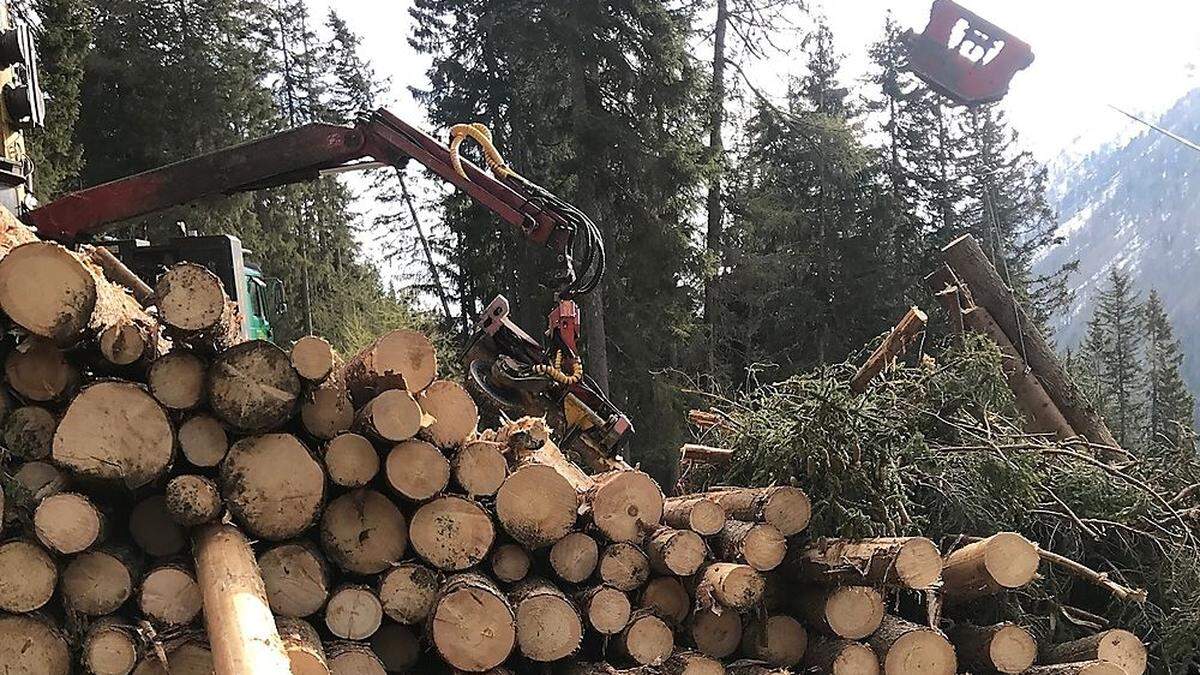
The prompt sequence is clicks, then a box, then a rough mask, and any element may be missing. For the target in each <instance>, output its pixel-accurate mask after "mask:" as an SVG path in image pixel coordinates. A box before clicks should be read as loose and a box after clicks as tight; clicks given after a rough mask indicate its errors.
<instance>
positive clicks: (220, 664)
mask: <svg viewBox="0 0 1200 675" xmlns="http://www.w3.org/2000/svg"><path fill="white" fill-rule="evenodd" d="M192 548H193V553H194V555H195V560H196V572H197V579H198V581H199V584H200V589H201V592H202V595H203V598H204V623H205V626H206V628H207V631H208V639H209V642H210V644H211V645H212V654H213V666H214V670H215V671H216V675H260V674H261V675H267V674H268V673H281V672H283V673H285V672H288V658H287V654H286V653H285V652H284V647H283V641H282V640H281V639H280V637H279V631H277V630H276V628H275V621H274V619H273V617H272V616H271V608H270V606H269V605H268V604H267V594H266V590H265V588H264V587H263V581H262V577H261V576H260V575H259V572H258V564H257V563H256V562H255V560H254V552H253V551H251V550H250V542H249V541H247V540H246V537H245V536H243V535H242V533H241V532H239V531H238V530H237V529H235V528H233V527H231V526H228V525H208V526H205V527H203V528H201V529H200V530H198V531H197V532H196V534H195V538H194V539H193V544H192Z"/></svg>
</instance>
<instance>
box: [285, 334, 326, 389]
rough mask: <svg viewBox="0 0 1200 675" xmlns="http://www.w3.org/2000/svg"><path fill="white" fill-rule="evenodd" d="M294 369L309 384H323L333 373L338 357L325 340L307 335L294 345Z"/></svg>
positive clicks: (292, 357) (292, 355) (292, 356)
mask: <svg viewBox="0 0 1200 675" xmlns="http://www.w3.org/2000/svg"><path fill="white" fill-rule="evenodd" d="M290 356H291V360H292V367H293V368H295V369H296V372H297V373H298V374H299V375H300V377H302V378H304V379H305V380H307V381H309V382H322V381H324V380H325V378H327V377H329V374H330V373H332V372H333V369H334V366H335V365H336V364H337V356H336V354H335V353H334V351H333V347H331V346H330V344H329V342H328V341H326V340H325V339H324V338H321V337H317V336H316V335H306V336H304V337H302V338H300V339H299V340H296V343H295V344H293V345H292V351H291V354H290Z"/></svg>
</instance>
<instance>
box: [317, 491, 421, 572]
mask: <svg viewBox="0 0 1200 675" xmlns="http://www.w3.org/2000/svg"><path fill="white" fill-rule="evenodd" d="M321 543H322V547H323V548H324V550H325V552H326V553H328V554H329V556H330V557H331V558H333V560H334V562H336V563H337V564H338V566H340V567H341V568H343V569H345V570H347V571H349V572H353V573H355V574H378V573H379V572H382V571H383V570H385V569H387V568H388V567H389V566H390V565H391V564H392V563H394V562H396V561H397V560H399V559H400V557H401V556H403V555H404V551H405V549H406V548H408V523H407V521H406V520H405V519H404V514H402V513H401V512H400V509H398V508H396V505H395V504H393V503H392V501H391V500H390V499H388V498H387V497H384V496H383V495H381V494H379V493H378V492H375V491H374V490H365V489H364V490H355V491H354V492H349V493H347V494H344V495H342V496H340V497H338V498H337V499H335V500H333V501H332V502H330V504H329V506H328V507H327V508H326V509H325V513H324V515H323V516H322V517H321Z"/></svg>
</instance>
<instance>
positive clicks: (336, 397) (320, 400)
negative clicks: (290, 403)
mask: <svg viewBox="0 0 1200 675" xmlns="http://www.w3.org/2000/svg"><path fill="white" fill-rule="evenodd" d="M300 423H301V424H303V425H304V428H305V429H306V430H307V431H308V433H310V434H312V435H313V436H316V437H317V438H320V439H322V440H329V439H331V438H333V437H334V436H337V435H338V434H340V433H343V432H345V431H348V430H349V429H350V427H351V426H353V425H354V405H353V404H352V403H351V402H350V394H349V393H347V391H346V388H345V387H343V386H341V385H340V384H337V383H334V382H332V381H327V382H325V383H324V384H323V385H321V386H320V387H317V388H316V389H312V390H310V391H309V392H307V393H306V394H305V395H304V397H303V399H302V400H301V403H300Z"/></svg>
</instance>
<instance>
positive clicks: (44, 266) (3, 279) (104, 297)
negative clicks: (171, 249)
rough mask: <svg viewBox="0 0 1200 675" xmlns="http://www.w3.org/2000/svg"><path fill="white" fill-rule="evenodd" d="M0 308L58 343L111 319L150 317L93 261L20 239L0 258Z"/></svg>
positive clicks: (98, 330)
mask: <svg viewBox="0 0 1200 675" xmlns="http://www.w3.org/2000/svg"><path fill="white" fill-rule="evenodd" d="M0 308H2V309H3V310H4V313H5V314H6V315H7V316H8V317H9V318H10V319H12V320H13V322H14V323H16V324H17V325H19V326H21V327H22V328H24V329H25V330H27V331H29V332H30V333H32V334H33V335H37V336H40V337H44V338H48V339H50V340H52V341H53V342H54V343H55V344H57V345H59V346H62V347H69V346H71V345H73V344H75V343H76V342H78V341H79V340H81V339H83V338H84V337H88V336H90V337H96V336H98V335H100V334H101V333H103V332H104V331H105V330H106V329H107V328H109V327H110V326H113V325H116V324H120V323H126V322H130V321H136V322H145V323H149V322H150V321H151V319H150V318H149V317H148V316H147V315H146V312H145V311H144V310H143V309H142V306H141V305H139V304H138V302H137V301H136V300H134V299H133V297H132V296H131V295H130V294H129V292H128V291H126V290H125V289H124V288H122V287H120V286H118V285H116V284H113V283H112V282H110V281H109V280H108V279H106V278H105V277H104V271H103V270H101V269H100V267H99V266H98V265H96V264H95V263H93V262H91V261H90V260H87V259H86V258H85V257H84V256H81V255H79V254H77V253H74V252H72V251H68V250H67V249H65V248H63V247H62V246H59V245H58V244H52V243H49V242H44V241H30V242H28V243H25V244H22V245H20V246H18V247H16V248H14V249H12V250H11V251H9V252H8V254H7V255H5V256H4V258H3V259H2V260H0Z"/></svg>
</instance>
